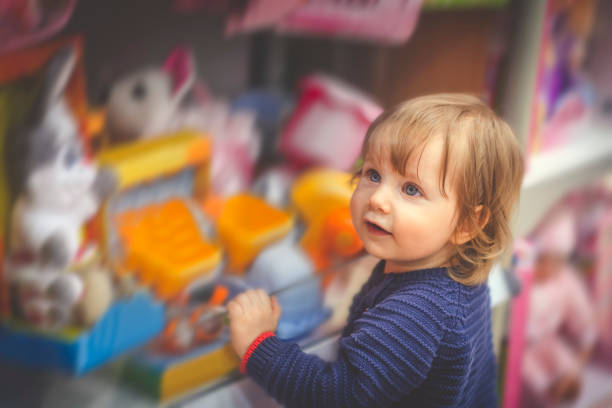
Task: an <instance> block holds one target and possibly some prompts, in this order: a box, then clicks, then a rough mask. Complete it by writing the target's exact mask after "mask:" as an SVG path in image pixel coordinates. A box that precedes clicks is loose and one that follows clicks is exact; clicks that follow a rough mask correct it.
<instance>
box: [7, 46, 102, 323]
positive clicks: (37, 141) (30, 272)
mask: <svg viewBox="0 0 612 408" xmlns="http://www.w3.org/2000/svg"><path fill="white" fill-rule="evenodd" d="M75 61H76V52H75V50H74V49H73V48H71V47H67V48H64V49H61V50H60V51H59V52H57V53H56V54H55V55H54V56H53V57H52V58H51V60H50V62H49V63H48V64H47V66H46V67H45V69H44V71H43V77H42V86H41V90H40V92H39V94H38V95H37V98H36V99H35V101H34V104H33V107H32V109H31V111H30V112H28V114H27V115H26V117H25V121H24V123H23V124H22V125H21V126H20V127H18V128H16V129H13V130H12V131H11V132H9V133H8V138H7V153H8V156H7V160H6V162H7V172H8V175H9V178H8V179H9V186H10V190H11V191H10V192H11V197H12V198H13V199H14V201H13V211H12V217H11V236H10V243H9V245H10V248H9V250H10V255H11V256H10V262H9V265H10V268H9V269H10V271H11V276H12V280H13V282H14V283H15V285H16V287H17V297H18V300H19V302H18V304H19V305H20V309H21V312H22V314H23V315H24V316H25V317H26V319H28V320H29V321H30V322H32V323H38V324H41V325H56V326H57V325H63V324H65V323H67V322H68V320H69V318H70V315H71V312H72V310H73V306H75V305H76V304H77V303H79V302H81V301H82V300H83V296H84V294H85V292H86V291H87V290H86V289H87V288H85V286H84V284H83V282H82V276H80V275H77V274H75V273H71V272H68V271H67V268H68V266H69V265H70V264H72V263H74V262H75V260H77V258H78V256H77V255H78V252H79V250H80V247H81V243H82V232H83V225H84V224H85V222H86V221H88V220H89V219H90V218H91V217H92V216H93V215H94V214H95V212H96V211H97V209H98V207H99V205H100V202H101V200H102V197H103V196H104V195H106V194H107V193H109V192H110V190H111V189H112V186H113V179H112V177H111V176H110V174H109V173H104V172H100V171H98V169H97V167H96V166H94V165H93V164H92V163H91V162H89V161H88V160H87V159H86V158H85V156H84V154H83V146H82V142H81V139H80V137H79V132H78V126H77V123H76V121H75V119H74V117H73V115H72V114H71V112H70V110H69V108H68V106H67V105H66V102H65V100H64V90H65V88H66V85H67V84H68V81H69V79H70V76H71V74H72V71H73V69H74V65H75ZM110 288H111V285H110V277H109V278H108V284H107V285H105V284H103V285H101V288H95V289H92V288H89V289H92V290H96V291H97V290H102V291H109V292H110V291H111V289H110ZM110 293H112V292H110ZM107 297H108V300H104V302H105V303H106V305H108V303H110V298H111V297H112V296H107ZM102 309H105V307H103V308H102Z"/></svg>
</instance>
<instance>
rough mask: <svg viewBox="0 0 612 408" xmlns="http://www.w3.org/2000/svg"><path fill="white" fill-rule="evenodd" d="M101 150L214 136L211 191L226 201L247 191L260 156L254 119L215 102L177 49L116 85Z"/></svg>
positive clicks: (189, 61)
mask: <svg viewBox="0 0 612 408" xmlns="http://www.w3.org/2000/svg"><path fill="white" fill-rule="evenodd" d="M104 111H105V124H106V129H105V131H104V132H102V140H101V144H102V146H105V145H111V146H112V145H117V144H120V143H125V142H131V141H136V140H143V139H150V138H157V137H159V136H160V135H164V134H168V133H170V132H175V131H179V130H182V129H191V130H195V131H202V132H206V133H207V134H209V135H211V136H212V140H213V149H214V154H213V155H212V163H211V180H212V189H213V190H214V191H215V192H216V193H217V194H220V195H223V196H227V195H230V194H235V193H237V192H239V191H244V190H247V189H248V187H249V185H250V182H251V179H252V177H253V172H254V166H255V162H256V160H257V158H258V156H259V152H260V145H261V141H260V135H259V133H258V131H257V130H256V127H255V114H254V113H253V112H251V111H250V110H247V109H232V107H231V106H230V104H229V103H228V102H225V101H223V100H220V99H217V98H213V96H212V95H210V94H209V92H208V90H207V88H206V85H205V84H204V83H203V82H202V81H201V80H200V79H199V78H197V77H196V66H195V62H194V57H193V55H192V52H191V51H190V50H189V49H188V48H187V47H176V48H175V49H174V50H173V51H172V52H171V53H170V55H169V56H168V57H167V58H166V61H165V62H164V63H163V64H162V65H161V66H159V67H145V68H142V69H140V70H137V71H135V72H132V73H130V74H128V75H126V76H125V77H123V78H120V79H119V80H117V81H116V82H115V83H114V84H113V85H112V86H111V89H110V91H109V100H108V103H107V105H106V107H105V108H104Z"/></svg>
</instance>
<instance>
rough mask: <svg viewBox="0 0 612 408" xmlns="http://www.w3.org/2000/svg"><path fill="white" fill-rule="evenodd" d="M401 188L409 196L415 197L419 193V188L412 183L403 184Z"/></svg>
mask: <svg viewBox="0 0 612 408" xmlns="http://www.w3.org/2000/svg"><path fill="white" fill-rule="evenodd" d="M402 190H403V191H404V193H405V194H407V195H409V196H411V197H416V196H420V195H421V192H420V191H419V188H418V187H417V186H415V185H414V184H412V183H408V184H405V185H404V187H403V189H402Z"/></svg>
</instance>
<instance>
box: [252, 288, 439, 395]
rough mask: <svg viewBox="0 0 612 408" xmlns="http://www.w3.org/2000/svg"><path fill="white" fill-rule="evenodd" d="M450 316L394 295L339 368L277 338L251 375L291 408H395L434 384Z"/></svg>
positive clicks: (345, 346)
mask: <svg viewBox="0 0 612 408" xmlns="http://www.w3.org/2000/svg"><path fill="white" fill-rule="evenodd" d="M443 315H444V311H443V310H442V309H441V308H440V307H439V306H438V305H436V304H435V303H433V302H431V301H430V300H428V299H427V297H425V296H415V293H411V294H410V296H401V295H397V296H394V295H392V296H389V297H388V298H386V299H385V300H383V301H382V302H380V303H379V304H378V305H376V306H375V307H373V308H371V309H370V310H367V311H366V312H364V313H363V314H362V315H361V317H359V318H358V319H357V320H356V321H355V322H354V323H353V331H352V333H351V334H349V335H348V336H345V337H343V338H342V339H341V340H340V344H339V350H338V357H337V359H336V361H333V362H326V361H323V360H321V359H320V358H318V357H317V356H314V355H310V354H306V353H304V352H302V351H301V350H300V348H299V347H298V345H297V344H295V343H288V342H284V341H282V340H280V339H278V338H277V337H275V336H272V337H268V338H267V339H265V340H264V341H263V342H262V343H261V344H260V345H259V346H258V347H257V348H256V349H255V350H254V351H253V354H252V355H251V356H250V358H249V360H248V362H247V365H246V371H247V373H248V374H249V375H250V376H252V377H253V378H254V379H255V381H256V382H257V383H258V384H260V385H261V386H262V387H263V388H264V389H265V390H266V391H267V392H268V394H270V395H271V396H272V397H274V398H275V399H276V400H277V401H279V402H280V403H281V404H283V405H287V406H292V407H293V406H303V407H313V406H316V407H358V406H364V407H371V406H379V407H384V406H389V405H392V404H393V403H395V402H397V401H400V400H401V399H402V398H404V397H405V396H406V395H408V394H409V393H410V392H411V391H412V390H413V389H415V388H416V387H418V386H419V385H421V384H422V382H423V381H424V380H425V378H426V377H427V374H428V372H429V370H430V368H431V365H432V362H433V359H434V357H435V355H436V352H437V349H438V345H439V344H440V341H441V340H442V337H443V336H444V333H445V327H444V318H443V317H442V316H443Z"/></svg>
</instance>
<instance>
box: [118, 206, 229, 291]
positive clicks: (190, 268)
mask: <svg viewBox="0 0 612 408" xmlns="http://www.w3.org/2000/svg"><path fill="white" fill-rule="evenodd" d="M115 220H116V222H115V224H116V226H117V231H119V235H120V237H121V238H122V239H123V242H124V243H125V252H126V266H127V267H128V269H130V270H134V271H136V273H137V274H138V276H139V278H140V280H141V282H143V283H144V284H147V285H151V286H152V287H153V288H154V290H155V293H156V294H157V296H159V297H160V298H162V299H168V298H170V297H172V296H174V295H176V294H177V293H178V292H179V291H181V290H182V289H184V288H185V287H186V286H187V285H188V284H189V283H191V282H193V281H194V280H196V279H201V278H205V277H206V275H209V274H211V272H212V271H213V270H214V269H215V268H216V267H217V265H218V264H219V262H220V261H221V250H220V248H219V247H218V246H217V245H214V244H212V243H210V242H209V241H208V240H206V238H205V237H204V236H203V235H202V233H201V232H200V230H199V228H198V224H197V222H196V220H195V219H194V217H193V215H192V214H191V211H190V210H189V208H188V207H187V205H186V204H185V202H183V201H182V200H180V199H174V200H170V201H166V202H164V203H161V204H156V205H150V206H147V207H144V208H139V209H136V210H130V211H126V212H124V213H121V214H119V215H117V216H116V217H115Z"/></svg>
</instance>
